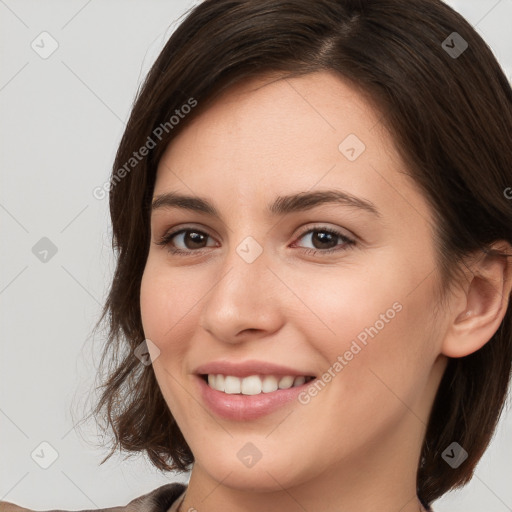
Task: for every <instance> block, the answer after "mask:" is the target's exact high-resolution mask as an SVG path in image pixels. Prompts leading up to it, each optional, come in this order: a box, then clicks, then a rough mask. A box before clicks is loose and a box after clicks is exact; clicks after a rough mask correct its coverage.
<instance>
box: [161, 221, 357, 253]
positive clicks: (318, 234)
mask: <svg viewBox="0 0 512 512" xmlns="http://www.w3.org/2000/svg"><path fill="white" fill-rule="evenodd" d="M208 238H210V239H212V238H211V237H210V235H208V234H207V233H205V232H204V231H199V230H197V229H192V228H185V229H181V230H179V231H175V232H171V233H166V234H165V235H163V236H162V238H161V239H160V240H159V241H158V242H156V243H157V245H162V246H166V247H167V248H168V250H169V252H171V253H172V254H180V255H184V256H187V255H191V253H193V252H197V251H195V250H194V249H204V248H205V247H212V246H213V247H215V243H214V244H210V245H204V243H205V242H207V240H208ZM303 238H304V239H306V238H309V240H310V243H312V244H313V247H312V248H308V247H303V249H304V250H305V252H306V253H317V252H320V253H329V252H333V251H341V250H345V249H348V248H349V247H352V246H354V245H355V243H356V242H355V240H353V239H351V238H349V237H347V236H346V235H344V234H342V233H340V232H338V231H336V230H334V229H331V228H326V227H323V228H313V229H309V230H308V231H306V232H304V233H302V235H300V236H299V238H298V240H300V239H303ZM212 240H213V239H212ZM338 240H341V241H342V243H341V244H340V243H338ZM177 242H178V245H180V244H181V247H176V246H175V245H176V243H177ZM295 244H296V242H294V245H295ZM299 247H300V246H299Z"/></svg>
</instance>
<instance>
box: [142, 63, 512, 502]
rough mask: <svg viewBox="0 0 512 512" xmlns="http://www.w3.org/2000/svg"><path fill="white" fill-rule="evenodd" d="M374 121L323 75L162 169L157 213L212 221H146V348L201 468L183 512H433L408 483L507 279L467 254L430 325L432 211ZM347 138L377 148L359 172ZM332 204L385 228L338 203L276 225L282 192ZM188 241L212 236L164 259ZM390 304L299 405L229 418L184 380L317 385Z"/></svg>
mask: <svg viewBox="0 0 512 512" xmlns="http://www.w3.org/2000/svg"><path fill="white" fill-rule="evenodd" d="M380 118H381V116H380V114H379V112H378V111H376V110H375V109H374V108H373V107H372V106H371V105H370V103H368V102H367V101H366V100H365V98H364V97H363V96H361V95H360V94H359V93H358V92H357V90H355V89H354V88H353V87H352V86H350V85H349V84H348V83H346V82H344V81H343V80H342V79H341V78H339V77H338V76H336V75H334V74H332V73H330V72H327V71H325V72H324V71H323V72H318V73H312V74H309V75H305V76H303V77H300V78H294V79H277V80H276V78H275V77H269V76H267V77H260V78H258V79H254V80H251V81H249V82H245V83H243V84H238V85H236V86H234V87H231V88H230V89H228V90H227V91H226V92H225V93H223V94H222V96H220V97H219V98H218V99H217V100H216V101H215V102H214V103H213V104H212V105H211V106H209V107H208V108H207V109H206V110H205V111H204V112H201V113H200V115H199V116H198V117H196V118H195V119H193V121H192V122H191V123H190V124H189V125H187V127H186V128H185V129H184V130H183V131H182V132H180V134H179V135H178V136H177V138H175V139H174V141H173V142H172V144H171V145H170V146H169V147H168V148H167V150H166V152H165V154H164V156H163V157H162V159H161V161H160V164H159V167H158V172H157V179H156V185H155V190H154V197H155V198H156V197H157V196H159V195H160V194H164V193H166V192H170V191H174V192H181V193H184V194H191V195H197V196H201V197H205V198H207V199H209V200H210V201H211V202H212V203H213V204H214V205H215V207H216V208H217V209H218V210H219V212H220V214H221V218H215V217H212V216H209V215H207V214H205V213H200V212H194V211H187V210H185V209H179V208H160V209H156V210H154V211H153V213H152V218H151V234H152V242H151V247H150V250H149V255H148V259H147V264H146V267H145V270H144V274H143V279H142V286H141V297H140V299H141V313H142V321H143V327H144V332H145V335H146V338H148V339H150V340H151V341H152V342H153V343H154V344H155V345H156V346H157V347H158V349H159V351H160V353H159V354H158V357H156V351H153V355H154V361H153V368H154V372H155V375H156V378H157V381H158V384H159V386H160V388H161V390H162V393H163V396H164V398H165V400H166V403H167V404H168V406H169V408H170V410H171V412H172V414H173V416H174V417H175V419H176V421H177V423H178V425H179V427H180V429H181V431H182V432H183V434H184V436H185V439H186V441H187V443H188V444H189V446H190V448H191V450H192V452H193V454H194V457H195V464H194V466H193V469H192V472H191V476H190V482H189V487H188V491H187V494H186V497H185V501H184V503H183V505H182V507H181V510H182V511H186V510H189V509H190V508H191V507H194V508H195V509H197V511H199V512H202V511H208V512H212V511H213V512H215V511H221V510H222V511H224V512H226V511H241V510H244V511H249V512H253V511H254V512H256V511H261V510H266V511H270V512H273V511H280V512H282V511H289V512H295V511H297V512H299V511H300V512H303V511H304V510H307V511H311V510H322V511H323V512H331V511H340V510H353V511H356V510H357V511H358V512H370V511H372V512H373V511H375V510H381V511H389V512H399V511H400V512H413V511H414V512H417V511H418V510H423V509H422V507H421V505H420V503H419V501H418V499H417V496H416V470H417V466H418V461H419V456H420V450H421V444H422V441H423V438H424V435H425V429H426V424H427V421H428V416H429V412H430V409H431V406H432V403H433V400H434V397H435V393H436V390H437V388H438V386H439V383H440V380H441V377H442V374H443V371H444V369H445V367H446V363H447V356H451V357H461V356H464V355H467V354H469V353H471V352H474V351H475V350H477V349H478V348H480V347H481V346H482V345H483V344H484V343H486V342H487V341H488V339H489V338H490V337H491V336H492V334H493V333H494V332H495V331H496V330H497V328H498V327H499V325H500V322H501V320H502V318H503V316H504V314H505V311H506V306H507V302H506V301H507V296H508V294H507V293H500V292H503V290H504V289H507V288H504V286H505V287H508V290H510V271H509V270H508V269H507V268H506V267H505V266H504V265H503V264H502V263H500V262H499V261H485V262H482V263H481V264H480V260H478V258H475V263H474V265H473V266H472V267H469V266H468V269H469V268H471V272H469V270H468V272H467V279H466V280H464V282H463V283H462V284H461V287H460V288H458V289H457V291H454V292H453V293H452V294H451V295H450V296H449V297H448V300H447V302H446V306H445V307H443V308H441V310H440V311H437V312H436V311H435V305H436V301H437V296H436V285H437V284H438V280H439V274H438V270H437V267H436V264H435V253H434V246H433V238H432V229H433V228H432V226H433V224H432V215H431V211H430V208H429V206H428V204H427V202H426V199H425V198H424V197H423V195H422V194H421V192H420V191H419V190H418V189H417V187H416V186H415V185H414V183H413V181H412V180H411V178H410V177H409V176H408V175H407V169H406V168H405V166H404V164H403V162H402V161H401V160H400V158H399V156H398V153H397V151H396V149H395V146H394V143H393V141H392V139H391V138H390V136H389V134H388V132H387V131H386V129H385V128H384V126H383V124H382V123H380V122H379V120H380ZM349 134H356V135H357V137H358V138H359V139H360V140H361V141H363V142H364V144H365V146H366V149H365V150H364V152H363V153H362V154H361V155H360V156H359V157H358V158H357V159H356V160H354V161H349V160H348V159H347V158H346V157H345V156H344V154H342V152H341V151H340V150H339V149H338V146H339V144H340V143H341V142H342V141H343V140H344V139H345V138H346V137H347V135H349ZM326 189H336V190H342V191H345V192H348V193H350V194H352V195H354V196H357V197H359V198H364V199H366V200H368V201H371V202H372V203H373V204H374V205H375V207H376V208H377V209H378V211H379V212H380V217H376V216H373V215H371V214H369V213H367V212H365V211H363V210H361V209H358V208H355V207H350V206H343V205H335V204H323V205H320V206H316V207H315V208H312V209H310V210H305V211H301V212H294V213H289V214H286V215H284V216H277V217H276V216H272V215H269V214H268V213H267V212H266V205H267V204H268V203H270V202H271V201H273V200H274V199H275V197H276V196H277V195H287V194H292V193H296V192H304V191H317V190H326ZM184 227H189V228H190V229H191V231H194V230H196V231H197V230H199V231H201V232H203V233H205V236H204V239H203V242H202V245H201V243H199V244H198V243H197V241H196V243H194V240H193V239H190V236H189V235H190V232H189V233H188V237H186V238H184V237H183V235H177V236H176V237H174V239H173V241H172V242H170V243H169V246H173V247H177V248H180V249H182V250H184V251H188V253H187V254H188V255H174V254H171V253H170V252H169V247H164V246H162V245H158V244H157V242H158V241H159V240H160V238H161V237H162V236H163V235H164V234H165V233H168V232H170V231H171V228H173V230H175V231H177V230H179V229H180V228H184ZM322 227H328V228H334V229H336V230H337V231H339V232H341V233H342V234H344V235H346V236H348V237H350V238H352V239H354V240H355V241H356V245H354V246H350V247H347V246H346V245H344V242H343V240H340V239H339V238H337V237H336V236H334V237H333V238H332V239H328V242H325V241H324V242H323V244H324V245H319V244H318V243H316V244H315V242H314V240H313V239H312V236H311V232H309V233H308V234H306V233H307V232H308V230H309V229H313V228H316V229H317V230H318V231H315V232H313V235H314V234H315V233H316V234H319V232H322V229H321V228H322ZM186 235H187V234H186ZM206 235H208V236H206ZM248 236H251V237H253V238H254V239H255V240H256V241H257V242H258V244H259V245H260V246H261V248H262V249H263V252H262V253H261V255H260V256H259V257H258V258H256V260H255V261H254V262H252V263H248V262H246V261H245V260H244V259H242V258H241V257H240V256H239V254H238V253H237V251H236V249H237V246H238V245H239V244H240V243H241V242H242V241H243V240H244V239H245V238H246V237H248ZM329 242H330V243H329ZM336 244H337V245H336ZM201 247H202V248H201ZM330 247H336V248H338V249H339V250H338V251H336V252H331V253H325V249H326V248H330ZM308 248H310V249H315V248H316V249H317V253H316V254H308V253H307V249H308ZM322 251H324V252H323V253H322ZM484 263H485V264H484ZM479 265H480V266H479ZM506 271H507V272H508V274H506ZM477 273H478V275H479V276H480V277H478V278H476V277H475V278H474V276H476V275H477ZM507 275H508V276H509V277H508V281H507V280H506V278H507ZM489 283H493V286H491V285H490V284H489ZM495 290H496V291H495ZM498 290H499V291H498ZM394 303H399V304H400V305H401V310H400V312H397V313H396V314H395V315H394V318H392V319H391V320H388V322H386V323H385V325H384V327H383V328H382V329H380V330H379V332H378V334H377V335H375V336H374V337H373V338H371V337H369V338H368V342H367V345H365V346H364V345H362V344H361V343H360V344H359V345H361V346H362V347H363V348H362V350H361V351H360V352H359V353H357V354H356V355H354V357H353V359H352V360H350V361H349V362H348V364H347V365H346V366H344V367H343V369H342V370H341V371H338V372H337V373H335V377H334V378H332V379H331V381H330V382H329V383H328V384H327V385H326V386H325V387H324V388H323V389H322V390H321V391H320V392H319V393H318V394H317V396H315V397H312V398H311V400H310V401H309V403H307V404H301V403H299V402H297V401H293V402H292V403H291V404H289V405H287V406H285V407H284V408H281V409H278V410H277V411H275V412H273V413H272V414H269V415H267V416H263V417H261V418H259V419H256V420H251V421H234V420H233V421H232V420H226V419H223V418H219V417H217V416H215V415H214V414H213V413H212V412H210V410H209V409H208V408H207V407H206V405H205V404H204V403H203V402H202V399H201V397H200V396H199V394H198V393H197V385H196V384H197V383H196V382H195V379H196V377H195V376H194V375H193V370H194V369H195V368H196V367H197V366H198V365H199V364H203V363H206V362H209V361H213V360H221V359H226V360H233V361H244V360H248V359H258V360H264V361H272V362H275V363H278V364H284V365H287V366H291V367H293V368H298V369H301V370H308V372H307V373H308V374H311V375H315V376H321V375H322V374H323V373H324V372H326V371H327V370H328V369H329V368H332V367H333V364H334V363H335V362H336V361H337V358H338V356H339V355H343V354H344V353H345V352H346V351H347V350H348V349H349V348H350V346H351V343H352V342H353V340H354V339H356V337H357V336H358V335H359V334H360V333H361V332H362V331H364V329H365V328H366V327H370V326H373V325H375V323H376V321H377V320H379V319H380V318H382V317H381V316H380V315H381V314H385V313H386V311H387V310H389V309H390V308H392V305H393V304H394ZM468 311H469V314H468ZM247 442H251V443H253V444H254V445H255V446H256V447H257V449H258V450H259V451H260V452H261V459H260V460H259V461H258V462H257V463H256V464H255V465H254V466H252V467H246V466H245V465H244V464H242V462H241V461H240V460H239V458H238V457H237V452H238V451H239V450H240V449H241V448H242V447H243V446H244V445H245V444H246V443H247Z"/></svg>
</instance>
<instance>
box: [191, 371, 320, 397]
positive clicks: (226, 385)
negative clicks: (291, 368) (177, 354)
mask: <svg viewBox="0 0 512 512" xmlns="http://www.w3.org/2000/svg"><path fill="white" fill-rule="evenodd" d="M199 377H200V378H201V379H202V380H203V381H204V382H206V384H207V385H208V386H209V387H210V388H211V389H214V390H216V391H220V392H221V393H226V394H230V395H258V394H261V393H273V392H275V391H279V390H283V389H289V388H294V387H299V386H302V385H304V384H307V383H309V382H310V381H312V380H313V379H315V377H313V376H309V375H301V376H297V375H250V376H247V377H236V376H234V375H223V374H201V375H199Z"/></svg>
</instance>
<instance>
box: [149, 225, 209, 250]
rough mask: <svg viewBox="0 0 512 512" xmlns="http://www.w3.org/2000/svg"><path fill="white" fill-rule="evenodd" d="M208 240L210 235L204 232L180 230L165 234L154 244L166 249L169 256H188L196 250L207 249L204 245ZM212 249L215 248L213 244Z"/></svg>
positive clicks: (193, 229) (192, 229) (190, 229)
mask: <svg viewBox="0 0 512 512" xmlns="http://www.w3.org/2000/svg"><path fill="white" fill-rule="evenodd" d="M208 238H211V237H210V235H208V233H205V232H204V231H200V230H198V229H195V228H182V229H179V230H177V231H171V232H169V233H165V234H164V235H163V236H162V237H161V238H160V240H159V241H158V242H156V243H157V245H162V246H164V247H167V248H168V250H169V252H170V253H171V254H180V255H182V256H190V255H191V253H193V252H197V249H203V248H205V247H209V246H208V245H204V244H205V243H207V240H208ZM212 240H213V239H212ZM176 244H177V245H181V247H176ZM210 247H211V245H210ZM213 247H215V244H213Z"/></svg>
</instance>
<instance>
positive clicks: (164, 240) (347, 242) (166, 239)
mask: <svg viewBox="0 0 512 512" xmlns="http://www.w3.org/2000/svg"><path fill="white" fill-rule="evenodd" d="M188 231H193V232H195V233H200V234H202V235H206V236H210V235H208V233H205V232H204V231H200V230H198V229H194V228H182V229H180V230H177V231H172V232H170V233H165V234H164V235H163V236H162V237H161V238H160V240H159V241H158V242H156V244H157V245H161V246H164V247H167V249H168V251H169V252H170V253H171V254H175V255H179V256H193V254H192V253H197V252H200V251H201V250H202V249H206V247H203V248H201V249H196V250H194V249H189V250H186V251H185V250H183V249H177V248H176V247H172V246H171V245H170V244H171V241H172V239H173V238H174V237H175V236H176V235H179V234H181V233H186V232H188ZM315 231H318V232H320V233H330V234H331V235H334V236H336V237H338V238H340V239H341V240H342V241H343V242H344V245H343V246H342V247H341V248H336V247H332V248H330V249H311V248H309V247H303V248H302V249H303V251H304V252H305V253H306V254H308V255H315V254H316V253H321V254H329V253H333V252H339V251H345V250H347V249H352V248H354V247H355V245H356V241H355V240H353V239H352V238H349V237H347V236H346V235H344V234H342V233H340V232H339V231H336V230H335V229H332V228H328V227H314V228H309V229H308V230H307V231H304V232H303V233H301V234H300V236H299V237H298V239H300V238H302V237H303V236H305V235H307V234H309V233H314V232H315ZM294 243H295V242H294Z"/></svg>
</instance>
